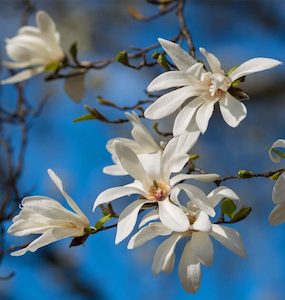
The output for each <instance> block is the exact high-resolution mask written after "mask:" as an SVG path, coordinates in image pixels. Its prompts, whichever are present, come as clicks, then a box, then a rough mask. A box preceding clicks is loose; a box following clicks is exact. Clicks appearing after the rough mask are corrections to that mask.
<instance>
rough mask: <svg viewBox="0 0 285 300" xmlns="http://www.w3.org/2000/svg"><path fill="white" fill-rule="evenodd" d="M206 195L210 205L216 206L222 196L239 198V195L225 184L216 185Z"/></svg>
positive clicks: (237, 199)
mask: <svg viewBox="0 0 285 300" xmlns="http://www.w3.org/2000/svg"><path fill="white" fill-rule="evenodd" d="M207 197H208V199H209V202H210V204H211V206H212V207H216V206H217V205H218V204H219V203H220V201H221V200H222V199H224V198H230V199H232V200H234V201H239V200H240V199H239V196H238V195H237V194H236V193H235V192H234V191H233V190H231V189H229V188H228V187H226V186H219V187H217V188H216V189H214V190H213V191H212V192H211V193H210V194H209V195H208V196H207Z"/></svg>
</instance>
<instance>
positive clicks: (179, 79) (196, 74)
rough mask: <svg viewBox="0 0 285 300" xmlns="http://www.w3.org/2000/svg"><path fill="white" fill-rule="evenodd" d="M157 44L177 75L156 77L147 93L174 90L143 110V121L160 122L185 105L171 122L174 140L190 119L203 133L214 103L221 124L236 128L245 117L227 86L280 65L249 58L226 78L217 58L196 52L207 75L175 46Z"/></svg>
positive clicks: (167, 42) (173, 72)
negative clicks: (173, 121) (218, 110)
mask: <svg viewBox="0 0 285 300" xmlns="http://www.w3.org/2000/svg"><path fill="white" fill-rule="evenodd" d="M159 42H160V44H161V46H162V48H163V49H164V50H165V52H166V53H167V54H168V55H169V57H170V58H171V59H172V61H173V62H174V63H175V65H176V67H177V68H178V71H169V72H165V73H163V74H161V75H159V76H158V77H157V78H155V79H154V80H153V81H152V82H151V83H150V84H149V86H148V91H149V92H156V91H161V90H165V89H169V88H175V87H178V89H176V90H174V91H172V92H169V93H167V94H165V95H163V96H161V97H159V98H158V99H157V100H156V101H155V102H154V103H153V104H151V105H150V106H149V107H148V108H147V109H146V111H145V117H146V118H149V119H161V118H164V117H166V116H168V115H170V114H171V113H173V112H175V111H176V110H177V109H178V108H180V107H181V106H182V105H183V104H184V103H185V105H184V106H183V108H182V109H181V110H180V111H179V113H178V115H177V117H176V119H175V123H174V127H173V133H174V135H175V136H177V135H180V134H181V133H182V132H183V131H184V130H185V129H186V128H187V126H188V125H189V123H190V122H191V120H192V119H195V121H196V123H197V126H198V127H199V129H200V131H201V132H202V133H204V132H205V131H206V130H207V127H208V123H209V120H210V118H211V116H212V114H213V110H214V105H215V104H216V103H217V102H219V104H220V110H221V113H222V116H223V118H224V120H225V122H226V123H227V124H228V125H229V126H231V127H236V126H238V125H239V123H240V122H241V121H242V120H243V119H244V118H245V117H246V114H247V110H246V107H245V105H244V104H243V103H242V102H241V101H239V100H237V99H236V98H234V97H233V96H232V95H231V94H230V93H229V92H228V90H229V88H230V87H231V85H232V84H233V83H234V82H235V81H236V80H238V79H240V78H242V77H244V76H246V75H248V74H251V73H255V72H260V71H263V70H267V69H270V68H274V67H276V66H278V65H280V64H281V62H280V61H278V60H275V59H271V58H260V57H259V58H253V59H250V60H248V61H246V62H245V63H243V64H241V65H240V66H238V67H237V68H235V69H234V70H233V71H231V72H230V73H229V74H225V72H224V71H223V70H222V69H221V63H220V61H219V60H218V58H217V57H216V56H214V55H213V54H212V53H209V52H207V51H206V50H205V49H203V48H200V52H201V53H202V54H203V55H204V56H205V57H206V59H207V61H208V64H209V67H210V71H206V69H204V68H203V64H202V63H198V62H197V61H195V59H193V57H191V56H190V55H189V54H188V53H186V52H185V51H184V50H183V49H182V48H181V47H180V46H179V45H178V44H175V43H173V42H170V41H167V40H164V39H159ZM188 100H191V101H190V102H189V101H188ZM186 101H187V102H186Z"/></svg>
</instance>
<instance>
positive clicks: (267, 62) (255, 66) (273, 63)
mask: <svg viewBox="0 0 285 300" xmlns="http://www.w3.org/2000/svg"><path fill="white" fill-rule="evenodd" d="M280 64H282V62H281V61H278V60H276V59H272V58H263V57H256V58H252V59H250V60H248V61H246V62H244V63H243V64H241V65H240V66H238V67H237V68H236V69H235V70H234V71H233V72H232V73H231V74H230V75H229V78H230V79H231V80H232V81H235V80H237V79H239V78H241V77H243V76H246V75H248V74H251V73H256V72H260V71H264V70H268V69H272V68H275V67H277V66H279V65H280Z"/></svg>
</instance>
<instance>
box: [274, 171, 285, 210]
mask: <svg viewBox="0 0 285 300" xmlns="http://www.w3.org/2000/svg"><path fill="white" fill-rule="evenodd" d="M272 200H273V203H275V204H280V203H285V172H284V173H282V174H281V175H280V176H279V178H278V179H277V181H276V183H275V185H274V187H273V190H272Z"/></svg>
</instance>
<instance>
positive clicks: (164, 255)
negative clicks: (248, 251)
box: [128, 187, 245, 293]
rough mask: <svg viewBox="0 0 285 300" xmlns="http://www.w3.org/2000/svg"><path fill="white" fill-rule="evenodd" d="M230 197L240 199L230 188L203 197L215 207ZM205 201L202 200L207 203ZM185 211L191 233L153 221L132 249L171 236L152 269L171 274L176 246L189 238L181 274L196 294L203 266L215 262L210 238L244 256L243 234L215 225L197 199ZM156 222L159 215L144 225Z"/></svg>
mask: <svg viewBox="0 0 285 300" xmlns="http://www.w3.org/2000/svg"><path fill="white" fill-rule="evenodd" d="M200 194H201V195H202V194H203V192H202V191H200ZM176 196H177V193H176ZM228 196H231V198H232V199H233V200H238V199H239V198H238V196H237V195H236V194H235V193H234V192H233V191H232V190H230V189H228V188H226V187H218V188H216V189H215V190H214V191H212V192H211V193H210V194H209V195H208V197H207V196H206V195H205V194H204V196H203V198H204V197H207V200H208V204H209V205H211V206H212V207H213V208H214V207H215V206H216V205H217V204H218V203H219V202H220V201H221V200H222V199H223V198H225V197H228ZM195 197H199V195H197V194H196V195H195ZM195 197H194V198H195ZM203 198H202V199H200V200H203V201H204V199H203ZM183 209H184V213H185V215H186V216H187V219H188V228H187V230H185V231H184V232H175V231H172V230H171V229H169V228H168V227H165V226H164V225H163V224H162V223H160V222H151V223H149V224H148V225H147V226H145V227H143V228H142V229H141V230H140V231H139V232H138V233H136V234H135V235H134V236H133V237H132V238H131V239H130V241H129V244H128V248H129V249H134V248H136V247H138V246H140V245H142V244H144V243H145V242H147V241H149V240H151V239H154V238H155V237H157V236H167V235H170V236H169V237H168V238H167V239H166V240H165V241H164V242H163V243H162V244H161V245H160V246H159V247H158V248H157V250H156V252H155V255H154V259H153V265H152V270H153V272H154V273H155V274H158V273H160V272H171V271H172V269H173V267H174V262H175V248H176V245H177V243H178V242H179V241H180V240H182V239H186V240H187V243H186V246H185V248H184V250H183V252H182V255H181V258H180V262H179V265H178V273H179V277H180V281H181V283H182V286H183V288H184V289H185V290H186V291H187V292H189V293H193V292H196V291H197V290H198V288H199V287H200V280H201V264H203V265H206V266H209V265H210V264H211V263H212V259H213V254H214V250H213V244H212V241H211V239H210V236H211V237H213V238H214V239H216V240H217V241H219V242H220V243H221V244H222V245H224V246H225V247H226V248H228V249H229V250H231V251H233V252H234V253H236V254H237V255H240V256H244V255H245V251H244V247H243V243H242V240H241V238H240V235H239V233H238V232H237V231H236V230H234V229H232V228H229V227H226V226H222V225H218V224H213V223H211V221H210V219H209V215H208V214H207V213H206V212H205V211H203V210H201V209H199V207H198V206H197V205H196V203H195V202H194V201H193V200H192V201H189V202H188V203H187V207H183ZM156 217H158V216H156ZM154 219H155V216H152V217H151V218H150V217H149V216H147V217H146V219H144V220H142V223H141V225H140V226H142V225H144V224H145V223H146V222H148V221H150V220H154Z"/></svg>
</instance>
